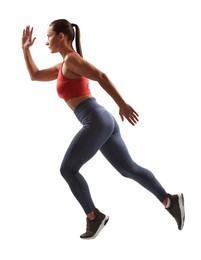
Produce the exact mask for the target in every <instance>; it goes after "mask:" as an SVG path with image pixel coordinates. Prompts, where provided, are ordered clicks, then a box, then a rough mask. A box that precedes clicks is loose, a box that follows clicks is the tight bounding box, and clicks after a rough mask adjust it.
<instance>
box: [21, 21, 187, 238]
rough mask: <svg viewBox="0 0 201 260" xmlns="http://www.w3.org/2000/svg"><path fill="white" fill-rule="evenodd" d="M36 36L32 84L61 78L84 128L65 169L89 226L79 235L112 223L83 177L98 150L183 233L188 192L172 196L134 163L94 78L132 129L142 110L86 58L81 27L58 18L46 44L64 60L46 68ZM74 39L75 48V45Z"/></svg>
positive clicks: (26, 34) (27, 38) (60, 86)
mask: <svg viewBox="0 0 201 260" xmlns="http://www.w3.org/2000/svg"><path fill="white" fill-rule="evenodd" d="M32 34H33V27H32V28H31V27H30V26H27V27H26V29H24V30H23V36H22V49H23V54H24V59H25V63H26V66H27V69H28V72H29V74H30V78H31V80H37V81H50V80H57V92H58V95H59V97H60V98H62V99H64V101H65V102H66V104H67V105H68V106H69V107H70V109H72V111H73V112H74V114H75V116H76V117H77V119H78V120H79V121H80V122H81V123H82V125H83V127H82V128H81V130H80V131H79V132H78V133H77V134H76V135H75V137H74V139H73V140H72V142H71V144H70V145H69V148H68V150H67V152H66V154H65V156H64V159H63V162H62V165H61V169H60V171H61V174H62V176H63V177H64V179H65V180H66V182H67V183H68V185H69V187H70V189H71V191H72V193H73V194H74V196H75V198H76V199H77V200H78V202H79V203H80V205H81V206H82V208H83V210H84V212H85V213H86V221H87V228H86V232H85V233H84V234H82V235H81V236H80V237H81V238H82V239H91V238H95V237H96V236H97V235H98V234H99V232H100V231H101V229H102V228H103V227H104V226H105V224H106V223H107V221H108V219H109V217H108V216H107V215H105V214H103V213H102V212H100V211H99V210H98V209H97V208H96V206H95V204H94V202H93V200H92V197H91V195H90V191H89V187H88V184H87V182H86V180H85V179H84V178H83V176H82V175H81V174H80V173H79V170H80V168H81V167H82V166H83V165H84V164H85V163H86V162H87V161H88V160H90V159H91V158H92V157H93V156H94V155H95V154H96V152H97V151H98V150H100V151H101V152H102V154H103V155H104V156H105V157H106V159H107V160H108V161H109V162H110V163H111V164H112V165H113V166H114V168H115V169H116V170H117V171H118V172H119V173H121V174H122V176H124V177H127V178H130V179H133V180H135V181H136V182H138V183H139V184H140V185H142V186H143V187H144V188H146V189H147V190H149V191H150V192H151V193H152V194H153V195H154V196H155V197H156V198H157V199H158V200H159V201H160V202H161V203H162V204H163V205H164V206H165V208H166V209H167V211H168V212H169V213H170V214H171V215H172V216H173V217H174V219H175V220H176V222H177V226H178V229H179V230H181V229H182V228H183V225H184V219H185V212H184V197H183V194H182V193H181V194H178V195H177V194H176V195H170V194H168V193H167V192H166V191H165V189H164V188H163V187H162V186H161V184H160V183H159V182H158V180H157V179H156V178H155V177H154V175H153V174H152V173H151V172H150V171H149V170H147V169H145V168H143V167H141V166H139V165H137V164H136V163H135V162H134V161H133V160H132V158H131V156H130V155H129V152H128V150H127V148H126V145H125V143H124V141H123V140H122V137H121V135H120V131H119V126H118V124H117V122H116V120H115V119H114V117H113V116H112V115H111V114H110V113H109V112H108V111H107V110H106V109H105V108H104V107H102V106H101V105H99V104H98V103H97V102H96V99H95V98H94V97H93V96H92V94H91V91H90V87H89V80H93V81H97V82H98V83H99V85H100V86H101V87H102V88H103V89H104V90H105V91H106V92H107V93H108V94H109V95H110V96H111V97H112V98H113V100H114V102H116V104H117V105H118V106H119V115H120V117H121V119H122V121H123V120H124V118H126V119H127V120H128V122H129V123H131V124H132V125H136V123H137V122H138V114H137V112H136V111H135V110H134V109H133V108H132V107H131V106H130V105H128V104H127V103H126V102H125V101H124V99H123V98H122V96H121V95H120V94H119V92H118V90H117V89H116V88H115V86H114V84H113V83H112V82H111V81H110V79H109V78H108V77H107V75H106V74H105V73H103V72H102V71H100V70H99V69H97V68H96V67H95V66H93V65H92V64H90V63H89V62H88V61H86V60H85V59H83V55H82V49H81V44H80V30H79V27H78V26H77V25H76V24H71V23H69V22H68V21H67V20H65V19H59V20H55V21H53V22H52V23H51V24H50V25H49V28H48V32H47V37H48V39H47V43H46V45H47V46H48V48H49V49H50V51H51V53H57V52H59V53H60V54H61V56H62V62H60V63H59V64H56V65H55V66H53V67H50V68H47V69H43V70H39V69H38V68H37V66H36V64H35V62H34V60H33V58H32V55H31V52H30V47H31V46H32V45H33V44H34V42H35V39H36V38H35V37H34V38H33V36H32ZM74 38H75V46H76V48H75V49H76V50H75V49H74V47H73V41H74Z"/></svg>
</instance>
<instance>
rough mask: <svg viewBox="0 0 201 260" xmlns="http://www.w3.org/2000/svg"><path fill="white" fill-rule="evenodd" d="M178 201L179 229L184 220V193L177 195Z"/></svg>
mask: <svg viewBox="0 0 201 260" xmlns="http://www.w3.org/2000/svg"><path fill="white" fill-rule="evenodd" d="M178 197H179V198H178V203H179V208H180V211H181V226H180V230H182V228H183V226H184V221H185V208H184V195H183V194H182V193H180V194H179V195H178Z"/></svg>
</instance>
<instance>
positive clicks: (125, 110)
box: [66, 54, 138, 125]
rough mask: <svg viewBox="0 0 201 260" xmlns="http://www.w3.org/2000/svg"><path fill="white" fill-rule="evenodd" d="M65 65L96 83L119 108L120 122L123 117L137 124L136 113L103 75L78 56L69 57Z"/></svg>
mask: <svg viewBox="0 0 201 260" xmlns="http://www.w3.org/2000/svg"><path fill="white" fill-rule="evenodd" d="M66 65H67V67H68V68H69V69H70V70H71V71H73V72H75V73H77V74H79V75H81V76H83V77H86V78H88V79H91V80H95V81H97V82H98V83H99V85H100V86H101V87H102V88H103V89H104V90H105V91H106V92H107V93H108V94H109V95H110V96H111V97H112V99H113V100H114V101H115V102H116V104H117V105H118V106H119V114H120V117H121V119H122V121H123V120H124V117H125V118H126V119H127V120H128V121H129V122H130V123H131V124H132V125H135V124H136V123H137V122H138V114H137V112H136V111H135V110H134V109H133V108H132V107H131V106H130V105H128V104H127V103H126V102H125V101H124V99H123V97H122V96H121V95H120V93H119V92H118V90H117V89H116V87H115V86H114V84H113V83H112V82H111V80H110V79H109V78H108V77H107V75H106V74H105V73H103V72H102V71H100V70H98V69H97V68H96V67H95V66H93V65H92V64H90V63H89V62H87V61H86V60H84V59H83V58H82V57H80V56H79V55H78V54H71V55H69V57H68V59H67V60H66Z"/></svg>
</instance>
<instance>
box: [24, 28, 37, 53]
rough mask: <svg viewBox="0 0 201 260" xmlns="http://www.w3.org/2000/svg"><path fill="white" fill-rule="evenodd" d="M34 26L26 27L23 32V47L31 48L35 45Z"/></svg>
mask: <svg viewBox="0 0 201 260" xmlns="http://www.w3.org/2000/svg"><path fill="white" fill-rule="evenodd" d="M32 34H33V27H31V29H30V26H27V27H26V29H24V30H23V34H22V48H29V47H31V46H32V45H33V43H34V41H35V39H36V37H34V38H33V39H32Z"/></svg>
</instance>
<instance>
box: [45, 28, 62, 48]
mask: <svg viewBox="0 0 201 260" xmlns="http://www.w3.org/2000/svg"><path fill="white" fill-rule="evenodd" d="M60 43H61V41H60V36H59V35H58V34H57V33H56V32H55V31H53V30H52V27H51V26H50V27H49V28H48V31H47V42H46V45H47V46H48V48H49V49H50V51H51V53H56V52H59V46H60Z"/></svg>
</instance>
